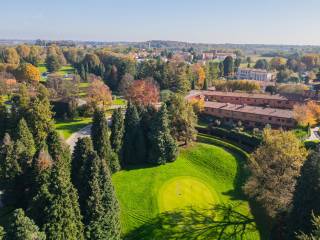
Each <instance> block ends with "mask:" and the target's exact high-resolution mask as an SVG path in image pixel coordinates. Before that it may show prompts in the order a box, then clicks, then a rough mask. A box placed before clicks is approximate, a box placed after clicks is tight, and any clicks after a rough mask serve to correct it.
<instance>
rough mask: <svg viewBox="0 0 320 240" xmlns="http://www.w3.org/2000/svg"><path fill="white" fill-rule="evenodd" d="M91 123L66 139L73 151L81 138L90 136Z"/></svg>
mask: <svg viewBox="0 0 320 240" xmlns="http://www.w3.org/2000/svg"><path fill="white" fill-rule="evenodd" d="M90 134H91V124H90V125H88V126H85V127H84V128H82V129H80V130H79V131H78V132H75V133H73V134H72V135H71V136H70V137H69V138H68V139H67V141H66V143H67V144H68V145H69V146H70V150H71V152H73V149H74V146H75V145H76V143H77V141H78V139H79V138H84V137H90Z"/></svg>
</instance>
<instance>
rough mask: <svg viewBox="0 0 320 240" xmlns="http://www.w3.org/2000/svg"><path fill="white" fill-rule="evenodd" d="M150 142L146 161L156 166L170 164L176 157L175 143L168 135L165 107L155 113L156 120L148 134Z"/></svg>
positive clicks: (176, 148)
mask: <svg viewBox="0 0 320 240" xmlns="http://www.w3.org/2000/svg"><path fill="white" fill-rule="evenodd" d="M149 141H150V142H151V145H150V148H148V149H149V151H148V159H149V161H151V162H153V163H157V164H165V163H166V162H172V161H174V160H175V159H176V157H177V155H178V147H177V143H176V141H175V140H174V139H173V137H172V136H171V134H170V129H169V124H168V114H167V107H166V105H165V104H164V105H163V106H162V107H161V109H160V111H159V112H158V113H157V116H156V120H155V122H154V123H153V127H152V131H151V132H150V134H149Z"/></svg>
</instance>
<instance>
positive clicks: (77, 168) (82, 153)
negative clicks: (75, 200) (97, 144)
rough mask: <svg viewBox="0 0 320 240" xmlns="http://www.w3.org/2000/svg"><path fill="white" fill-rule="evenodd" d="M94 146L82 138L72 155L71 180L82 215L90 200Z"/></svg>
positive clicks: (88, 140)
mask: <svg viewBox="0 0 320 240" xmlns="http://www.w3.org/2000/svg"><path fill="white" fill-rule="evenodd" d="M92 154H93V146H92V142H91V139H90V138H88V137H85V138H80V139H79V140H78V141H77V143H76V146H75V148H74V151H73V154H72V165H71V179H72V183H73V184H74V186H75V187H76V189H77V190H78V194H79V204H80V209H81V212H82V214H84V213H85V202H86V201H87V198H88V187H87V186H88V181H89V175H90V168H91V161H92Z"/></svg>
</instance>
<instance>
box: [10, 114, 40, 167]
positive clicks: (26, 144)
mask: <svg viewBox="0 0 320 240" xmlns="http://www.w3.org/2000/svg"><path fill="white" fill-rule="evenodd" d="M15 147H16V152H17V155H18V157H19V163H20V166H21V168H22V170H23V172H25V171H26V170H27V168H28V167H30V166H31V162H32V158H33V156H34V154H35V152H36V147H35V143H34V139H33V136H32V133H31V132H30V130H29V128H28V125H27V122H26V121H25V120H24V118H22V119H21V120H20V121H19V124H18V127H17V133H16V145H15Z"/></svg>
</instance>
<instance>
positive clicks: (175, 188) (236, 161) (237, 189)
mask: <svg viewBox="0 0 320 240" xmlns="http://www.w3.org/2000/svg"><path fill="white" fill-rule="evenodd" d="M244 161H245V159H244V158H243V157H241V156H240V154H235V153H231V152H230V151H228V150H225V149H224V148H221V147H217V146H213V145H208V144H204V143H196V144H194V146H191V147H188V148H186V149H185V148H182V149H181V152H180V155H179V157H178V159H177V160H176V161H175V162H173V163H169V164H166V165H161V166H140V167H134V168H132V169H126V170H122V171H120V172H118V173H116V174H114V175H113V183H114V186H115V189H116V194H117V197H118V199H119V202H120V207H121V223H122V231H123V235H124V236H128V235H129V239H136V238H134V237H133V238H132V237H130V233H132V231H133V230H135V231H137V230H138V231H139V229H140V228H142V229H141V231H144V233H146V234H147V231H148V229H147V228H144V227H143V226H144V225H145V224H147V223H149V222H150V221H152V220H154V219H156V218H157V216H158V214H159V213H162V212H172V211H177V210H178V211H183V210H184V209H187V208H188V207H192V208H196V209H199V210H200V209H202V210H203V209H209V208H211V209H212V206H213V205H214V204H220V203H232V204H234V205H235V206H238V207H237V210H238V211H239V212H241V213H244V214H246V215H250V208H249V204H248V202H247V201H246V200H243V199H245V198H244V196H243V194H242V192H241V185H242V183H243V180H244V178H245V176H244V173H243V171H242V170H240V169H241V167H240V165H242V164H243V163H244ZM249 235H250V237H248V238H247V239H260V237H259V234H258V233H257V232H254V233H250V234H249ZM144 239H150V238H144Z"/></svg>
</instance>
